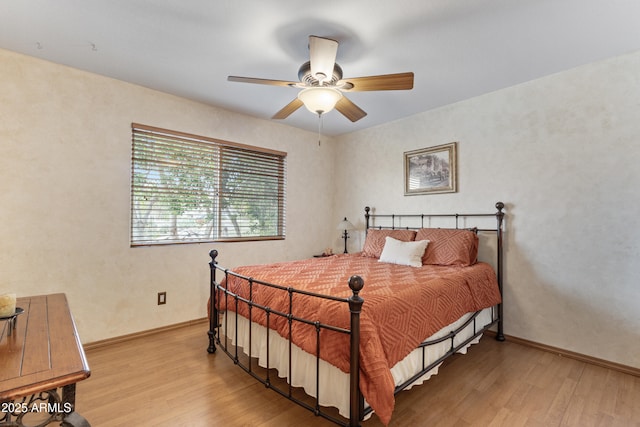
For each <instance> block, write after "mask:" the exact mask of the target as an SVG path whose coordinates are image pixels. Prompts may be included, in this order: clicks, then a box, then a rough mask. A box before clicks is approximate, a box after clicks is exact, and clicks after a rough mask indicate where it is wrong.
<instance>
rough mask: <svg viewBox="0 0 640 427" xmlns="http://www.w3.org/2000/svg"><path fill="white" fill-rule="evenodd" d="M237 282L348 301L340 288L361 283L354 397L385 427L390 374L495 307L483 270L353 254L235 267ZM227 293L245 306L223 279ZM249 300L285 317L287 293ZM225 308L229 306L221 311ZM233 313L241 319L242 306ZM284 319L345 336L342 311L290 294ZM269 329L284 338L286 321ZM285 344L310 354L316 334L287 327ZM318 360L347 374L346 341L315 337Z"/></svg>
mask: <svg viewBox="0 0 640 427" xmlns="http://www.w3.org/2000/svg"><path fill="white" fill-rule="evenodd" d="M234 271H235V272H236V273H239V274H241V275H244V276H248V277H252V278H254V279H259V280H263V281H265V282H269V283H275V284H279V285H282V286H290V287H293V288H296V289H304V290H306V291H309V292H314V293H321V294H330V295H334V296H339V297H345V298H347V297H349V296H350V295H351V290H350V289H349V287H348V280H349V277H351V276H352V275H354V274H357V275H360V276H361V277H362V278H363V279H364V288H363V290H362V291H361V292H360V296H361V297H362V298H363V299H364V305H363V308H362V314H361V316H360V325H361V326H360V328H361V332H360V334H361V340H360V389H361V391H362V393H363V395H364V397H365V399H366V400H367V402H368V403H369V404H370V405H371V407H372V408H373V410H374V411H375V412H376V414H377V415H378V417H380V419H381V421H382V422H383V423H384V424H385V425H386V424H388V423H389V421H390V419H391V413H392V412H393V407H394V403H395V400H394V395H393V392H394V388H395V385H394V381H393V378H392V376H391V371H390V369H391V368H392V367H393V366H394V365H395V364H396V363H397V362H399V361H400V360H402V359H403V358H404V357H406V356H407V355H408V354H409V353H410V352H411V351H412V350H414V349H415V348H416V347H417V346H418V344H420V343H421V342H422V341H424V340H425V339H426V338H427V337H429V336H431V335H433V334H434V333H435V332H437V331H438V330H440V329H441V328H443V327H444V326H446V325H448V324H451V323H453V322H454V321H456V320H457V319H458V318H460V317H461V316H462V315H464V314H465V313H469V312H473V311H477V310H480V309H483V308H486V307H490V306H492V305H495V304H497V303H499V302H500V293H499V290H498V283H497V280H496V275H495V272H494V271H493V269H492V268H491V266H489V265H488V264H485V263H477V264H475V265H473V266H470V267H442V266H423V267H421V268H415V267H407V266H401V265H395V264H388V263H381V262H378V260H377V259H375V258H368V257H363V256H360V255H359V254H349V255H334V256H331V257H326V258H315V259H308V260H301V261H293V262H284V263H276V264H268V265H258V266H247V267H239V268H237V269H235V270H234ZM226 286H228V288H229V290H230V291H231V292H234V293H238V294H239V295H242V296H243V297H245V298H248V296H249V292H248V286H247V282H246V281H245V280H242V279H239V278H237V277H234V276H229V280H228V283H227V284H226ZM252 300H253V301H254V302H255V303H258V304H260V305H263V306H268V307H270V308H272V309H274V310H278V311H282V312H288V311H289V296H288V293H287V292H283V291H279V290H274V289H271V288H267V287H264V286H256V285H254V288H253V291H252ZM229 306H230V308H234V307H231V306H234V304H231V303H229ZM238 311H239V312H240V313H241V314H243V315H244V316H246V317H248V309H247V306H246V304H240V305H239V306H238ZM292 313H293V314H294V315H295V316H298V317H301V318H304V319H308V320H311V321H316V320H317V321H320V322H322V323H324V324H329V325H333V326H338V327H341V328H345V329H349V328H350V326H349V320H350V313H349V307H348V305H347V304H346V303H342V302H337V301H329V300H320V299H318V298H313V297H310V296H306V295H300V294H295V295H294V298H293V305H292ZM251 317H252V320H253V321H256V322H259V323H261V324H262V325H263V326H266V321H265V319H266V315H265V314H264V312H263V311H262V310H256V309H253V311H252V314H251ZM269 324H270V327H271V328H273V329H275V330H277V331H278V333H279V334H280V335H282V336H283V337H285V338H289V326H288V322H287V319H285V318H283V317H280V316H274V315H271V316H270V319H269ZM291 335H292V341H293V342H294V343H295V344H296V345H298V346H299V347H301V348H302V349H303V350H305V351H307V352H309V353H311V354H315V353H316V333H315V330H314V328H313V327H312V326H309V325H307V324H303V323H300V322H293V327H292V332H291ZM320 342H321V348H320V357H321V358H322V359H324V360H326V361H328V362H329V363H331V364H332V365H334V366H336V367H338V368H339V369H341V370H342V371H344V372H349V337H348V336H347V335H345V334H339V333H337V332H333V331H328V330H322V332H321V339H320Z"/></svg>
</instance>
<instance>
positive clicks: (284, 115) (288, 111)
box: [271, 98, 304, 120]
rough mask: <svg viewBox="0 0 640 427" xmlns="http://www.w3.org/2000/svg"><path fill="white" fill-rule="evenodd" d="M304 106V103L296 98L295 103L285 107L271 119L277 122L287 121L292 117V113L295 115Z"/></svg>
mask: <svg viewBox="0 0 640 427" xmlns="http://www.w3.org/2000/svg"><path fill="white" fill-rule="evenodd" d="M303 105H304V104H303V103H302V101H300V100H299V99H298V98H295V99H294V100H293V101H291V102H290V103H288V104H287V105H285V106H284V108H282V110H280V111H278V112H277V113H275V114H274V115H273V117H271V118H272V119H276V120H281V119H286V118H287V117H289V116H290V115H291V113H293V112H294V111H296V110H297V109H298V108H300V107H302V106H303Z"/></svg>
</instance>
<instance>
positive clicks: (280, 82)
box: [227, 76, 298, 86]
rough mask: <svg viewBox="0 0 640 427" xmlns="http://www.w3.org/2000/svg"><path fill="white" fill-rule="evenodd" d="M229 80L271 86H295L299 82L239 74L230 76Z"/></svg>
mask: <svg viewBox="0 0 640 427" xmlns="http://www.w3.org/2000/svg"><path fill="white" fill-rule="evenodd" d="M227 80H229V81H230V82H240V83H256V84H259V85H269V86H295V85H296V84H298V82H287V81H284V80H269V79H256V78H253V77H238V76H229V77H227Z"/></svg>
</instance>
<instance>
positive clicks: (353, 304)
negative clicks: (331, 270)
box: [349, 276, 364, 427]
mask: <svg viewBox="0 0 640 427" xmlns="http://www.w3.org/2000/svg"><path fill="white" fill-rule="evenodd" d="M363 287H364V280H362V277H360V276H351V278H350V279H349V288H351V290H352V291H353V295H352V296H350V297H349V311H350V312H351V351H350V365H349V381H350V382H349V426H351V427H356V426H359V425H360V418H361V413H362V410H363V408H362V405H361V401H362V399H361V397H362V396H361V393H360V312H361V311H362V303H364V300H363V299H362V298H361V297H360V295H358V294H359V293H360V291H361V290H362V288H363Z"/></svg>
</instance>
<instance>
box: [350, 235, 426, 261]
mask: <svg viewBox="0 0 640 427" xmlns="http://www.w3.org/2000/svg"><path fill="white" fill-rule="evenodd" d="M387 236H389V237H393V238H394V239H396V240H400V241H401V242H411V241H413V240H415V237H416V232H415V231H414V230H376V229H374V228H370V229H369V230H368V231H367V238H366V239H365V240H364V247H363V248H362V256H368V257H372V258H380V254H382V249H383V248H384V244H385V241H386V238H387Z"/></svg>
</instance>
